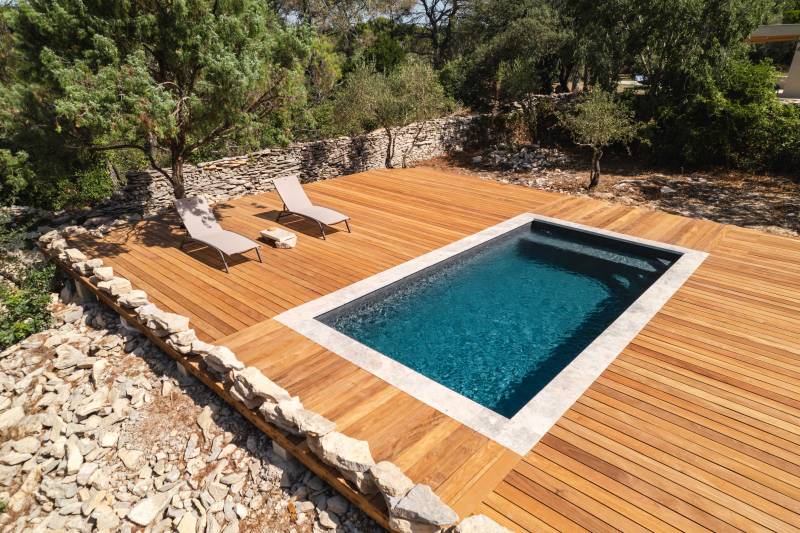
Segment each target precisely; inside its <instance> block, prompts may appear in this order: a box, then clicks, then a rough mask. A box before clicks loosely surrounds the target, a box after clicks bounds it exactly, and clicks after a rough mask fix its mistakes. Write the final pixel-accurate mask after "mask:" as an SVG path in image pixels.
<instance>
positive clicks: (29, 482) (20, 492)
mask: <svg viewBox="0 0 800 533" xmlns="http://www.w3.org/2000/svg"><path fill="white" fill-rule="evenodd" d="M41 479H42V469H41V468H40V467H39V466H38V465H37V466H35V467H34V468H32V469H31V471H30V472H28V475H27V476H25V479H24V480H23V481H22V485H20V487H19V488H18V489H17V492H15V493H14V494H13V496H11V498H9V500H8V505H7V507H6V511H10V512H12V513H19V512H21V511H22V510H23V509H25V507H27V506H28V504H30V503H32V502H33V494H34V492H35V491H36V489H37V488H38V487H39V481H40V480H41Z"/></svg>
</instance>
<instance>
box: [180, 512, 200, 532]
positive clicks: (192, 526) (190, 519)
mask: <svg viewBox="0 0 800 533" xmlns="http://www.w3.org/2000/svg"><path fill="white" fill-rule="evenodd" d="M196 530H197V517H196V516H195V515H194V513H193V512H191V511H189V512H186V513H183V516H182V517H181V520H180V522H178V529H177V531H178V533H195V531H196Z"/></svg>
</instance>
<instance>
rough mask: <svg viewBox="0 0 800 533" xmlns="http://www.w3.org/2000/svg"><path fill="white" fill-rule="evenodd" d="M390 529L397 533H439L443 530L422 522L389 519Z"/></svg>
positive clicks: (392, 517) (393, 517)
mask: <svg viewBox="0 0 800 533" xmlns="http://www.w3.org/2000/svg"><path fill="white" fill-rule="evenodd" d="M389 529H391V530H392V531H395V532H397V533H439V532H440V531H441V530H442V528H440V527H439V526H432V525H430V524H422V523H420V522H412V521H411V520H406V519H405V518H397V517H396V516H390V517H389Z"/></svg>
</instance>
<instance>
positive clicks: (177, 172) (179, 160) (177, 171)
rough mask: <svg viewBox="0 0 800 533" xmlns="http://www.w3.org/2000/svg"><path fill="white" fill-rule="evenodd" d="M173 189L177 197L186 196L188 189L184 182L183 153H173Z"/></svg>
mask: <svg viewBox="0 0 800 533" xmlns="http://www.w3.org/2000/svg"><path fill="white" fill-rule="evenodd" d="M171 181H172V190H173V192H174V193H175V198H183V197H184V196H186V189H185V188H184V184H183V155H180V154H173V155H172V179H171Z"/></svg>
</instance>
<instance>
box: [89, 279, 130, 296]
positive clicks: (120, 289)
mask: <svg viewBox="0 0 800 533" xmlns="http://www.w3.org/2000/svg"><path fill="white" fill-rule="evenodd" d="M97 288H98V289H100V290H101V291H104V292H107V293H108V294H110V295H111V296H120V295H122V294H127V293H129V292H131V282H130V281H129V280H127V279H125V278H120V277H114V278H112V279H110V280H108V281H101V282H100V283H98V284H97Z"/></svg>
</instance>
